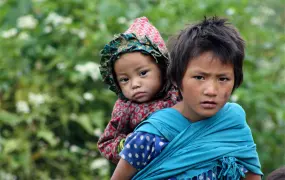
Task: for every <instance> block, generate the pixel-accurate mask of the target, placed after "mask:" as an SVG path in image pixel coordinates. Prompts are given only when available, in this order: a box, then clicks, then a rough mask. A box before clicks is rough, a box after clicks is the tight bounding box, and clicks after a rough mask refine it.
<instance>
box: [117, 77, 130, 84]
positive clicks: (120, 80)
mask: <svg viewBox="0 0 285 180" xmlns="http://www.w3.org/2000/svg"><path fill="white" fill-rule="evenodd" d="M128 80H129V78H120V79H119V82H122V83H125V82H128Z"/></svg>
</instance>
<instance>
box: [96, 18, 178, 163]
mask: <svg viewBox="0 0 285 180" xmlns="http://www.w3.org/2000/svg"><path fill="white" fill-rule="evenodd" d="M101 55H102V58H101V62H100V64H101V67H100V71H101V74H102V78H103V81H104V82H105V83H106V84H108V85H109V86H110V90H112V91H114V92H115V93H116V94H117V95H118V97H119V99H118V100H117V101H116V103H115V106H114V109H113V112H112V119H111V120H110V122H109V123H108V125H107V127H106V129H105V131H104V133H103V134H102V136H101V137H100V139H99V141H98V148H99V151H100V152H101V154H102V155H103V156H105V157H106V158H107V159H109V160H111V161H112V162H113V163H115V164H116V163H118V161H119V159H120V156H119V155H118V153H119V152H120V151H121V149H122V147H123V145H124V141H125V138H126V137H127V135H128V134H130V133H131V132H132V131H133V130H134V128H135V127H136V126H137V125H138V124H139V123H140V122H141V121H142V120H144V119H145V118H146V117H148V116H149V115H150V114H151V113H153V112H155V111H156V110H159V109H162V108H167V107H171V106H173V105H174V104H176V102H177V97H178V91H177V90H175V89H174V88H173V87H172V86H171V85H170V83H169V81H168V80H167V79H166V71H167V66H168V64H169V62H168V61H169V60H168V52H167V49H166V46H165V43H164V41H163V39H162V37H161V36H160V33H159V32H158V30H157V29H156V28H155V27H154V26H152V25H151V24H150V23H149V21H148V19H147V18H146V17H141V18H137V19H135V21H134V22H133V24H132V25H131V26H130V27H129V29H128V30H127V31H126V32H125V33H123V34H120V35H119V36H117V37H115V39H114V40H112V41H111V42H109V43H108V44H107V45H106V46H105V47H104V49H103V50H102V51H101Z"/></svg>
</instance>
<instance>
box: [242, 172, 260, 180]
mask: <svg viewBox="0 0 285 180" xmlns="http://www.w3.org/2000/svg"><path fill="white" fill-rule="evenodd" d="M244 179H245V180H261V176H260V175H258V174H254V173H252V172H248V173H246V176H245V178H244Z"/></svg>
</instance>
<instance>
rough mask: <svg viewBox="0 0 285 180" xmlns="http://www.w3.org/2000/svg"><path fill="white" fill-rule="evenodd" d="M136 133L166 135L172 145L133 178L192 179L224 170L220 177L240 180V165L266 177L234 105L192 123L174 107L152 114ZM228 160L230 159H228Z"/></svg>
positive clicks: (226, 105) (241, 110)
mask: <svg viewBox="0 0 285 180" xmlns="http://www.w3.org/2000/svg"><path fill="white" fill-rule="evenodd" d="M135 131H143V132H147V133H152V134H156V135H160V136H164V137H165V138H167V139H168V140H169V141H170V142H169V144H168V145H167V146H166V147H165V148H164V149H163V150H162V152H161V153H160V155H158V156H157V157H156V158H155V159H153V160H152V161H151V162H150V163H149V164H148V165H147V166H146V167H145V168H144V169H142V170H141V171H139V172H138V173H137V174H136V175H135V176H134V177H133V179H138V180H140V179H143V180H146V179H149V180H152V179H166V178H169V177H177V178H178V179H180V178H183V176H181V174H184V175H185V172H186V176H187V177H188V178H189V177H190V178H191V177H195V176H198V175H199V174H202V173H204V172H207V171H209V170H212V169H213V168H216V167H217V166H219V167H221V169H222V170H221V173H220V175H219V176H220V177H219V178H222V176H225V177H232V178H234V179H239V178H240V177H241V176H244V174H243V173H242V172H241V171H240V168H239V164H241V165H243V166H244V167H245V168H246V169H247V170H249V171H250V172H253V173H255V174H259V175H263V174H262V172H261V170H260V168H261V167H260V162H259V159H258V154H257V152H256V145H255V144H254V141H253V138H252V134H251V130H250V128H249V127H248V125H247V123H246V119H245V112H244V110H243V109H242V107H241V106H239V105H238V104H235V103H226V104H225V105H224V107H223V108H222V109H221V110H220V111H219V112H217V113H216V114H215V115H214V116H212V117H210V118H207V119H205V120H201V121H198V122H194V123H191V122H190V121H189V120H188V119H186V118H185V117H184V116H182V114H181V113H179V112H178V111H177V110H175V109H173V108H166V109H163V110H160V111H157V112H156V113H153V114H152V115H151V116H150V117H149V118H148V119H147V120H145V121H143V122H142V123H141V124H140V125H139V126H138V127H137V128H136V130H135ZM225 157H227V158H225Z"/></svg>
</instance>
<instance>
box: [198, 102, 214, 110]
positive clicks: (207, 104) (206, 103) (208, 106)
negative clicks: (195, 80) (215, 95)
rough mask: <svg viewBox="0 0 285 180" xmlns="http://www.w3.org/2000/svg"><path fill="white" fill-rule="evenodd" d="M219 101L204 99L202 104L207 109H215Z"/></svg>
mask: <svg viewBox="0 0 285 180" xmlns="http://www.w3.org/2000/svg"><path fill="white" fill-rule="evenodd" d="M217 104H218V103H217V102H215V101H202V102H201V106H202V107H203V108H205V109H214V108H216V107H217Z"/></svg>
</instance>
